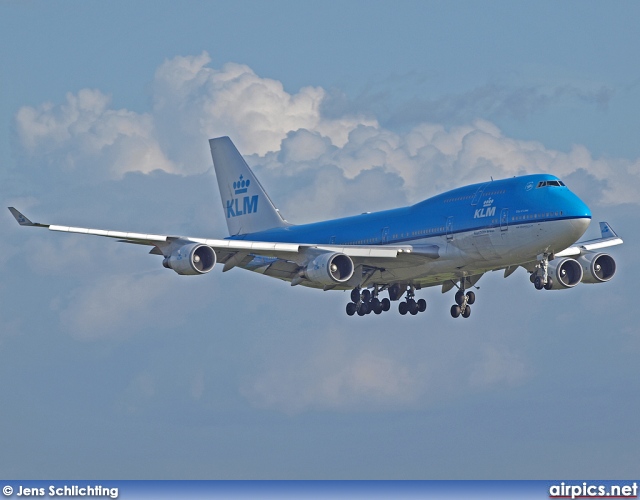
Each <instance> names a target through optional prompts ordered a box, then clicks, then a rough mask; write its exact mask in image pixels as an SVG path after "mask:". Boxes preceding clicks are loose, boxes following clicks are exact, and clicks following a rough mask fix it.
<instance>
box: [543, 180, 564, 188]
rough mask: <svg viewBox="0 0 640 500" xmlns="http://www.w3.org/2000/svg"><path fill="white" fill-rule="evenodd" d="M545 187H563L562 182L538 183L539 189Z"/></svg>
mask: <svg viewBox="0 0 640 500" xmlns="http://www.w3.org/2000/svg"><path fill="white" fill-rule="evenodd" d="M547 186H557V187H560V186H564V182H562V181H540V182H538V186H537V187H539V188H541V187H547Z"/></svg>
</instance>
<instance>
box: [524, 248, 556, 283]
mask: <svg viewBox="0 0 640 500" xmlns="http://www.w3.org/2000/svg"><path fill="white" fill-rule="evenodd" d="M530 280H531V282H532V283H533V286H535V287H536V290H542V289H543V288H544V289H545V290H551V289H552V288H553V279H552V278H551V276H549V254H546V253H545V254H544V255H543V256H542V259H541V260H540V262H539V263H538V265H537V266H536V270H535V271H534V272H532V273H531V277H530Z"/></svg>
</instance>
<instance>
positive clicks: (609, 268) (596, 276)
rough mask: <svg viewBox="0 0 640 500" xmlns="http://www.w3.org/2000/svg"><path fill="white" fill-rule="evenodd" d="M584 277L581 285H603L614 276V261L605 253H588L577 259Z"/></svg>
mask: <svg viewBox="0 0 640 500" xmlns="http://www.w3.org/2000/svg"><path fill="white" fill-rule="evenodd" d="M578 262H580V265H581V266H582V270H583V271H584V276H583V277H582V282H583V283H604V282H605V281H609V280H610V279H611V278H613V275H614V274H616V261H615V260H613V257H611V255H609V254H606V253H588V254H586V255H582V256H580V258H579V259H578Z"/></svg>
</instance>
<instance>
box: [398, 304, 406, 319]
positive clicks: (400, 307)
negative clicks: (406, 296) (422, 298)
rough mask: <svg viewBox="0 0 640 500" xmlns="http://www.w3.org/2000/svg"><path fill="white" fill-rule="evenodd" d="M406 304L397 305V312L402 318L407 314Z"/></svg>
mask: <svg viewBox="0 0 640 500" xmlns="http://www.w3.org/2000/svg"><path fill="white" fill-rule="evenodd" d="M407 309H408V306H407V303H406V302H400V304H398V311H399V312H400V314H402V315H403V316H404V315H405V314H407Z"/></svg>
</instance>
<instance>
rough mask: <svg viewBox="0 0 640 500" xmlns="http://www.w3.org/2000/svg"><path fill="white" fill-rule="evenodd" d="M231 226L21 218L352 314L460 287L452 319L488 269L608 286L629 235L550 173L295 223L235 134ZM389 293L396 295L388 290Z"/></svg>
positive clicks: (543, 284) (225, 159) (224, 165)
mask: <svg viewBox="0 0 640 500" xmlns="http://www.w3.org/2000/svg"><path fill="white" fill-rule="evenodd" d="M209 144H210V147H211V155H212V158H213V164H214V167H215V171H216V176H217V179H218V187H219V189H220V196H221V198H222V208H223V210H224V214H225V218H226V221H227V226H228V229H229V234H230V236H228V237H227V238H225V239H206V238H193V237H189V236H177V235H158V234H138V233H127V232H120V231H105V230H100V229H88V228H78V227H68V226H56V225H50V224H40V223H34V222H31V221H30V220H29V219H27V218H26V217H25V216H24V215H22V214H21V213H20V212H19V211H18V210H16V209H15V208H13V207H10V208H9V210H10V211H11V213H12V214H13V215H14V217H15V218H16V220H17V221H18V223H20V225H22V226H34V227H44V228H48V229H49V230H50V231H63V232H68V233H79V234H91V235H96V236H105V237H108V238H115V239H116V240H118V241H122V242H127V243H136V244H139V245H147V246H150V247H152V248H151V251H150V253H151V254H155V255H159V256H161V257H162V258H163V260H162V264H163V265H164V267H166V268H168V269H173V270H174V271H175V272H176V273H178V274H181V275H200V274H206V273H208V272H209V271H211V269H213V267H214V266H215V264H216V263H217V262H220V263H221V264H223V268H222V271H223V272H225V271H229V270H230V269H232V268H234V267H241V268H243V269H248V270H250V271H254V272H256V273H260V274H264V275H266V276H271V277H274V278H279V279H281V280H284V281H288V282H290V283H291V285H303V286H308V287H313V288H320V289H322V290H351V295H350V298H351V301H350V302H349V303H348V304H347V306H346V311H347V314H348V315H349V316H353V315H354V314H356V313H357V314H358V315H359V316H364V315H365V314H369V313H371V312H373V313H375V314H380V313H382V312H384V311H388V310H389V308H390V306H391V301H400V302H399V307H398V310H399V312H400V314H402V315H404V314H407V313H410V314H412V315H415V314H418V313H419V312H423V311H424V310H425V309H426V307H427V303H426V301H425V299H423V298H421V299H419V300H416V298H415V295H416V292H417V291H418V290H421V289H422V288H427V287H433V286H440V287H441V288H442V292H443V293H445V292H448V291H449V290H452V289H454V288H455V289H457V291H456V293H455V304H454V305H452V306H451V315H452V316H453V317H454V318H457V317H459V316H463V317H465V318H468V317H469V315H470V314H471V308H470V306H471V305H472V304H473V303H474V302H475V299H476V297H475V293H474V292H473V291H472V290H470V288H472V287H474V286H475V284H476V283H477V282H478V280H479V279H480V278H481V277H482V275H483V274H484V273H486V272H487V271H497V270H504V276H505V278H506V277H507V276H509V275H510V274H512V273H513V272H514V271H515V270H516V269H517V268H518V267H523V268H524V269H526V270H527V271H528V272H529V273H530V279H531V282H532V284H533V285H534V286H535V288H537V289H538V290H542V289H546V290H564V289H569V288H573V287H574V286H576V285H577V284H578V283H581V282H582V283H604V282H606V281H609V280H610V279H611V278H612V277H613V275H614V274H615V272H616V263H615V260H614V259H613V257H611V256H610V255H609V254H607V253H603V252H601V250H602V249H603V248H606V247H610V246H613V245H618V244H621V243H622V240H621V239H620V238H619V237H618V235H617V234H616V233H615V232H614V231H613V230H612V229H611V227H610V226H609V224H607V223H606V222H601V223H600V231H601V238H598V239H595V240H590V241H584V242H579V243H576V241H578V239H579V238H580V237H581V236H582V235H583V234H584V232H585V231H586V229H587V227H588V226H589V223H590V222H591V211H590V210H589V207H587V205H586V204H585V203H584V202H582V200H580V198H578V197H577V196H576V195H575V194H574V193H572V192H571V191H570V190H569V189H568V188H567V187H566V186H565V185H564V183H563V182H562V181H561V180H560V179H558V178H557V177H555V176H553V175H546V174H540V175H526V176H521V177H514V178H511V179H503V180H496V181H494V180H491V181H489V182H484V183H480V184H473V185H470V186H465V187H461V188H458V189H454V190H453V191H448V192H446V193H443V194H440V195H438V196H434V197H433V198H429V199H426V200H424V201H421V202H419V203H416V204H415V205H411V206H408V207H403V208H397V209H394V210H385V211H383V212H372V213H364V214H362V215H356V216H353V217H346V218H342V219H335V220H328V221H323V222H316V223H313V224H302V225H294V224H291V223H289V222H287V221H286V220H285V219H284V218H283V217H282V216H281V215H280V212H279V211H278V209H277V208H276V207H275V205H274V204H273V202H272V201H271V199H270V198H269V196H268V195H267V193H266V192H265V190H264V188H263V187H262V185H261V184H260V182H259V181H258V179H257V178H256V177H255V175H254V174H253V172H252V171H251V169H250V168H249V166H248V165H247V163H246V162H245V161H244V159H243V158H242V156H241V155H240V153H239V152H238V150H237V149H236V147H235V146H234V145H233V143H232V142H231V140H230V139H229V138H228V137H220V138H217V139H211V140H210V141H209ZM382 293H386V294H388V298H387V297H384V298H380V296H381V294H382Z"/></svg>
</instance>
